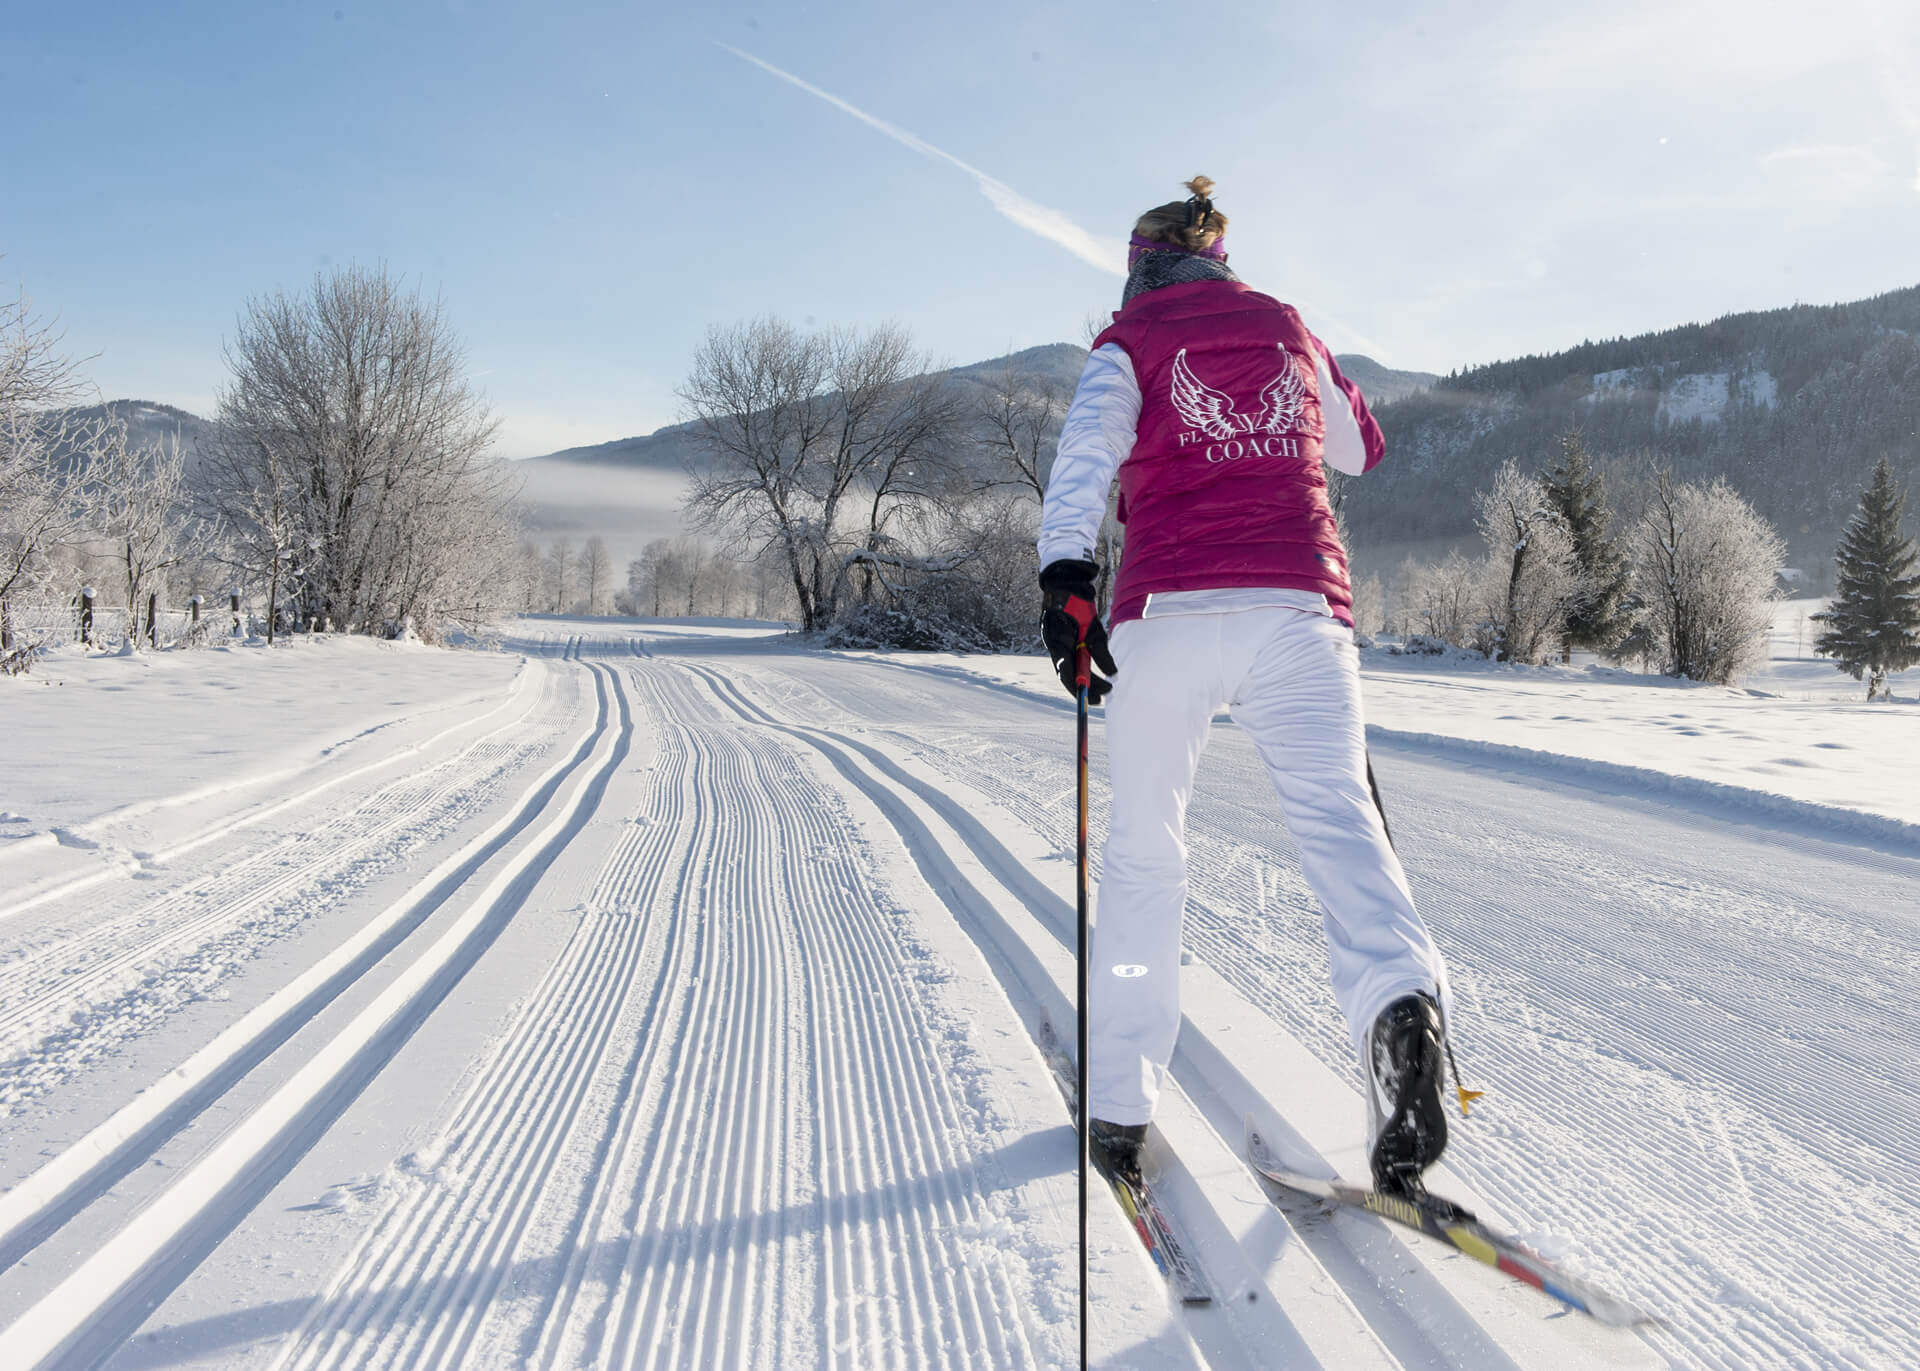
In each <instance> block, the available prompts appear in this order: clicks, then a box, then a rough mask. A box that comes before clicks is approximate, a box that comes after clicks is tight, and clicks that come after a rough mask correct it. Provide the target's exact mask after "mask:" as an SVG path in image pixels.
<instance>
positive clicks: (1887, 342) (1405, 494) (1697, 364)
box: [1347, 287, 1920, 569]
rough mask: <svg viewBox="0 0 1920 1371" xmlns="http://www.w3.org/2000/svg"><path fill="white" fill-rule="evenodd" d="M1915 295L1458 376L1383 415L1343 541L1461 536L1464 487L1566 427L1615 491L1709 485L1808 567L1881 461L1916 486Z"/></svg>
mask: <svg viewBox="0 0 1920 1371" xmlns="http://www.w3.org/2000/svg"><path fill="white" fill-rule="evenodd" d="M1916 335H1920V287H1912V288H1909V289H1905V290H1899V291H1894V292H1891V293H1889V294H1886V295H1880V296H1875V297H1874V298H1872V299H1868V300H1861V301H1856V302H1853V303H1850V304H1837V305H1794V306H1792V307H1790V308H1786V309H1776V310H1766V311H1761V312H1755V313H1747V314H1731V315H1727V316H1726V317H1724V318H1721V319H1716V320H1714V321H1712V322H1711V323H1706V324H1689V325H1686V326H1684V327H1681V328H1674V329H1668V330H1666V331H1664V332H1659V333H1647V334H1642V335H1640V336H1638V337H1634V338H1618V339H1613V340H1611V341H1606V342H1583V343H1581V344H1580V345H1579V346H1577V347H1574V348H1570V349H1568V350H1567V351H1565V352H1560V353H1555V354H1552V355H1549V356H1539V357H1523V358H1520V359H1518V360H1515V361H1508V362H1496V363H1492V364H1489V365H1486V366H1479V367H1473V368H1470V369H1468V370H1466V371H1461V372H1456V373H1454V374H1452V375H1449V376H1446V377H1443V378H1441V379H1440V380H1439V381H1438V382H1436V384H1435V385H1434V386H1433V388H1432V389H1430V390H1428V391H1424V392H1422V393H1419V394H1416V395H1410V396H1407V397H1405V398H1402V399H1399V400H1396V401H1393V402H1390V403H1387V404H1382V405H1380V406H1379V407H1378V409H1377V411H1376V412H1377V414H1378V416H1379V419H1380V424H1381V427H1382V428H1383V429H1384V430H1385V431H1386V435H1387V445H1388V453H1389V460H1388V462H1387V463H1386V464H1385V465H1384V466H1382V467H1381V468H1380V469H1379V470H1378V471H1377V472H1375V473H1373V474H1372V475H1371V476H1369V477H1368V478H1367V480H1365V481H1364V482H1358V483H1356V484H1355V485H1354V486H1353V487H1351V488H1350V494H1349V499H1348V503H1347V515H1348V519H1349V520H1350V523H1351V527H1352V529H1353V533H1354V537H1355V540H1356V543H1358V544H1360V545H1361V546H1363V547H1367V546H1372V547H1382V546H1388V545H1393V544H1403V543H1409V542H1414V541H1425V540H1438V539H1466V538H1471V537H1472V536H1473V533H1474V530H1473V510H1472V496H1473V492H1474V491H1475V490H1476V489H1478V488H1480V487H1482V486H1484V485H1485V484H1486V483H1487V481H1488V480H1489V479H1490V478H1491V476H1492V473H1493V472H1494V470H1495V469H1496V468H1497V467H1498V466H1499V464H1500V463H1501V462H1502V461H1504V460H1505V459H1506V458H1507V457H1509V456H1512V457H1516V458H1518V459H1519V460H1520V462H1521V464H1522V466H1523V467H1531V468H1534V469H1539V468H1541V467H1544V466H1546V465H1549V464H1550V463H1551V461H1552V457H1553V454H1554V452H1555V450H1556V449H1555V444H1556V440H1557V439H1558V437H1559V436H1560V435H1561V434H1562V433H1565V432H1567V431H1568V430H1570V429H1579V430H1581V431H1582V432H1583V433H1584V434H1585V435H1586V438H1587V442H1588V445H1589V446H1590V447H1591V448H1592V449H1593V450H1594V452H1595V453H1596V455H1597V456H1598V457H1599V458H1600V459H1601V462H1602V465H1603V469H1605V470H1607V471H1608V474H1609V476H1610V478H1611V480H1612V481H1613V483H1614V485H1615V486H1616V488H1618V487H1620V486H1622V485H1624V484H1626V483H1630V482H1631V481H1632V480H1634V479H1636V478H1637V476H1638V475H1639V474H1640V473H1642V472H1644V471H1645V470H1646V469H1647V468H1648V466H1649V465H1650V463H1652V462H1655V461H1658V462H1664V463H1668V464H1671V465H1672V466H1673V468H1674V469H1675V470H1676V471H1677V472H1679V473H1681V474H1682V475H1684V476H1687V477H1692V478H1703V479H1704V478H1711V477H1714V476H1725V477H1726V478H1727V480H1728V481H1729V482H1730V483H1731V484H1732V485H1733V486H1734V487H1736V488H1737V489H1738V490H1739V491H1741V493H1742V494H1744V495H1745V496H1746V497H1747V498H1748V499H1749V500H1751V501H1752V502H1753V503H1754V505H1755V506H1756V507H1757V508H1758V509H1759V510H1760V512H1761V513H1762V514H1764V515H1766V516H1767V518H1769V519H1771V520H1772V521H1773V523H1774V524H1775V526H1776V527H1778V528H1779V529H1780V531H1781V533H1782V534H1784V535H1785V536H1786V537H1787V539H1788V541H1789V543H1790V546H1791V549H1792V555H1793V557H1794V558H1795V559H1796V561H1798V562H1799V563H1800V564H1802V565H1806V566H1808V567H1809V568H1810V569H1813V568H1818V567H1822V566H1824V565H1825V563H1826V561H1827V559H1828V558H1829V557H1830V555H1831V552H1832V548H1833V545H1834V543H1835V541H1836V540H1837V539H1838V537H1839V534H1840V532H1841V530H1842V529H1843V528H1844V527H1845V525H1846V522H1847V520H1848V518H1849V517H1851V515H1852V513H1853V510H1854V507H1855V504H1856V502H1857V500H1858V498H1859V491H1860V488H1861V486H1862V485H1863V484H1864V483H1865V481H1866V478H1867V475H1868V472H1869V471H1870V470H1871V468H1872V466H1873V464H1874V462H1876V461H1877V460H1878V459H1879V457H1880V456H1881V454H1883V453H1884V454H1886V455H1887V456H1888V457H1890V458H1891V459H1892V461H1893V465H1894V470H1895V472H1896V474H1897V475H1899V476H1900V477H1901V479H1902V480H1903V481H1905V482H1906V483H1907V484H1908V485H1909V486H1911V485H1913V484H1915V483H1916V481H1917V480H1920V341H1916Z"/></svg>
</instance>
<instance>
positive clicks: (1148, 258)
mask: <svg viewBox="0 0 1920 1371" xmlns="http://www.w3.org/2000/svg"><path fill="white" fill-rule="evenodd" d="M1239 279H1240V278H1239V277H1238V276H1235V275H1234V274H1233V268H1232V267H1230V266H1228V265H1227V264H1226V263H1225V262H1221V261H1217V260H1215V259H1214V258H1212V257H1196V256H1194V255H1193V254H1192V253H1190V252H1148V253H1142V254H1141V257H1140V260H1139V261H1137V262H1135V263H1134V264H1133V269H1132V270H1131V271H1129V272H1128V273H1127V285H1126V289H1125V290H1123V291H1121V292H1120V308H1122V309H1125V308H1126V307H1127V306H1128V305H1129V304H1131V303H1132V301H1133V297H1134V296H1136V295H1145V294H1146V293H1147V292H1148V291H1150V290H1158V289H1160V287H1162V286H1184V285H1186V284H1187V282H1189V281H1238V280H1239Z"/></svg>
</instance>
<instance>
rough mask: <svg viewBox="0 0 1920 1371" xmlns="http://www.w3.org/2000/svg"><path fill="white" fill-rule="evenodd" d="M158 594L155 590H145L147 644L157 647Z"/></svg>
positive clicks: (158, 629) (158, 639)
mask: <svg viewBox="0 0 1920 1371" xmlns="http://www.w3.org/2000/svg"><path fill="white" fill-rule="evenodd" d="M159 605H160V596H159V594H158V592H156V591H151V590H150V591H148V592H147V646H148V647H150V648H154V649H156V650H157V649H158V648H159V646H160V619H159Z"/></svg>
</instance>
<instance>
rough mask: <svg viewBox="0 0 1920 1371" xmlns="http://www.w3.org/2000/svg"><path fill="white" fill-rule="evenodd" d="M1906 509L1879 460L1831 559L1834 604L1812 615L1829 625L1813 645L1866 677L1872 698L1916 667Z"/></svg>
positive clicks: (1917, 618)
mask: <svg viewBox="0 0 1920 1371" xmlns="http://www.w3.org/2000/svg"><path fill="white" fill-rule="evenodd" d="M1906 506H1907V497H1906V495H1905V494H1904V493H1903V492H1901V491H1900V490H1899V489H1898V488H1897V487H1896V486H1895V485H1894V483H1893V468H1892V467H1891V466H1890V465H1888V463H1887V459H1886V458H1885V457H1882V458H1881V459H1880V465H1879V466H1877V467H1875V468H1874V470H1873V481H1872V483H1871V484H1869V485H1868V486H1867V488H1866V490H1865V491H1864V492H1863V493H1862V494H1861V496H1860V512H1859V513H1858V514H1856V515H1854V516H1853V522H1852V523H1851V524H1849V525H1848V526H1847V532H1846V536H1845V537H1844V538H1842V539H1841V541H1840V548H1839V551H1838V552H1836V553H1835V554H1834V564H1835V567H1836V569H1837V571H1838V581H1839V589H1838V590H1837V591H1836V592H1835V594H1834V597H1833V604H1832V606H1831V607H1830V608H1829V609H1827V610H1826V611H1824V612H1823V613H1820V614H1816V615H1814V616H1813V617H1814V619H1815V620H1817V621H1819V622H1821V623H1824V624H1826V625H1827V626H1828V627H1827V630H1826V631H1825V632H1824V633H1822V634H1821V635H1820V636H1819V638H1818V639H1816V640H1815V642H1814V647H1815V648H1816V649H1817V650H1819V651H1820V652H1823V653H1825V654H1826V655H1827V656H1829V657H1832V658H1834V659H1835V665H1836V666H1838V667H1839V668H1840V670H1842V671H1844V672H1846V673H1848V674H1849V675H1851V676H1852V677H1853V679H1854V680H1856V681H1857V680H1860V679H1861V678H1862V677H1863V676H1864V677H1865V678H1866V682H1867V698H1868V699H1869V700H1871V699H1872V698H1873V697H1874V696H1876V695H1885V694H1886V693H1887V675H1888V673H1889V672H1894V671H1902V670H1905V669H1906V668H1907V667H1910V666H1912V665H1913V664H1914V663H1915V662H1920V573H1916V572H1915V571H1914V563H1915V561H1916V560H1920V556H1917V555H1916V553H1915V551H1914V546H1913V539H1911V538H1904V537H1902V536H1901V534H1900V519H1901V516H1902V515H1903V514H1904V513H1905V512H1906Z"/></svg>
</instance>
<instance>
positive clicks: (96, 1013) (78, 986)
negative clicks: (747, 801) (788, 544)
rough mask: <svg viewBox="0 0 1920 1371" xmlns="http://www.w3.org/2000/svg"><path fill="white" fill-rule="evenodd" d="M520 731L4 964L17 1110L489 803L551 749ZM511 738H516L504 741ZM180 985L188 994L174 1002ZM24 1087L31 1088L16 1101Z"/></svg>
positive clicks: (3, 1037)
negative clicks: (137, 1025) (218, 965)
mask: <svg viewBox="0 0 1920 1371" xmlns="http://www.w3.org/2000/svg"><path fill="white" fill-rule="evenodd" d="M524 725H525V719H524V716H522V717H520V718H515V719H512V720H509V721H508V722H506V723H504V724H501V725H499V726H498V727H496V728H494V729H492V730H490V731H489V732H487V733H486V734H484V735H482V736H481V737H479V738H476V739H474V740H472V741H471V742H469V743H467V744H465V745H463V746H462V747H461V748H460V749H459V750H458V751H456V752H455V753H453V754H452V755H450V756H448V757H445V758H442V759H440V760H439V761H437V762H435V763H433V764H432V765H430V766H428V767H426V768H425V769H424V770H421V771H417V772H415V773H414V774H412V775H409V776H407V777H405V778H403V779H400V780H396V781H392V782H390V783H388V784H386V785H384V786H382V787H381V788H380V789H378V790H376V791H375V792H373V793H372V794H370V795H368V796H366V797H364V798H363V799H362V800H360V801H359V802H358V803H357V804H356V805H354V806H353V807H351V808H349V809H346V810H343V811H340V812H337V813H336V814H334V815H333V816H331V817H329V818H328V819H326V820H324V821H323V822H321V823H320V824H319V825H317V826H316V827H314V828H312V829H309V830H304V831H301V832H297V833H291V834H288V835H286V836H285V837H282V838H279V839H277V840H274V841H272V842H270V843H269V844H267V845H266V846H265V847H263V848H261V849H259V850H257V851H254V852H251V853H248V854H245V855H243V856H240V857H238V858H236V859H233V860H231V861H229V862H227V863H225V864H223V865H222V866H221V867H220V868H219V869H218V870H216V871H213V872H211V873H209V874H207V875H205V876H201V877H198V878H194V879H190V880H188V881H186V882H184V883H182V884H181V885H179V886H177V887H175V888H174V889H172V890H169V891H167V892H165V893H164V894H162V895H160V896H159V897H158V898H155V899H152V900H149V901H145V902H142V903H137V904H134V905H132V907H130V908H129V909H127V911H126V912H124V913H122V914H119V915H117V916H114V917H111V918H107V919H103V920H99V921H97V922H91V923H88V924H86V925H84V926H82V927H81V928H80V929H78V930H77V931H75V932H74V933H73V934H72V935H71V936H68V937H65V938H62V939H57V940H55V941H52V942H50V943H49V944H47V945H44V946H41V947H38V948H35V949H33V950H32V951H30V952H28V953H27V954H26V955H24V956H22V957H20V958H17V959H15V960H14V961H11V962H8V963H6V964H4V965H0V1076H4V1077H6V1078H8V1081H9V1085H8V1093H9V1094H10V1095H13V1096H14V1102H15V1104H16V1105H17V1103H18V1102H19V1099H20V1097H21V1095H24V1094H25V1093H27V1092H29V1091H30V1092H31V1093H39V1092H41V1091H44V1090H45V1089H47V1088H48V1087H49V1086H50V1085H51V1084H53V1083H54V1082H55V1081H57V1080H59V1079H62V1078H64V1077H65V1076H67V1075H69V1074H70V1073H71V1072H72V1071H73V1070H75V1069H77V1067H78V1065H79V1064H80V1063H82V1062H84V1061H85V1060H87V1059H89V1058H90V1057H92V1056H93V1055H95V1054H96V1053H97V1052H98V1051H100V1050H101V1049H102V1046H108V1045H111V1043H112V1042H113V1041H115V1040H117V1039H118V1038H119V1037H120V1036H122V1031H123V1028H124V1021H125V1020H127V1019H129V1018H131V1019H133V1020H135V1021H136V1022H138V1021H143V1020H150V1019H153V1018H157V1017H159V1016H161V1015H164V1014H166V1013H168V1012H170V1011H171V1010H172V1009H174V1008H177V1007H178V1006H179V1005H180V1004H181V1003H184V1002H185V1001H186V1000H187V999H188V998H190V997H192V996H194V995H199V994H204V993H206V991H207V990H208V989H210V988H211V986H210V983H209V981H208V975H207V974H206V973H203V972H201V970H200V964H201V963H204V962H205V961H206V960H208V958H209V956H210V955H214V954H216V953H217V949H219V948H221V947H225V946H231V950H232V953H233V956H234V958H235V959H236V960H237V959H238V958H242V957H245V956H247V955H249V954H251V953H253V952H255V951H257V950H259V949H261V948H263V947H264V946H265V945H266V944H267V942H268V941H269V940H270V937H271V934H270V933H269V932H268V929H270V928H291V927H292V926H294V925H297V924H298V923H300V922H304V921H305V919H307V918H308V917H310V916H311V914H312V913H313V905H314V904H315V903H318V904H320V905H323V906H324V905H325V904H330V903H333V902H335V901H337V900H339V899H340V898H342V897H344V895H345V894H346V893H347V892H348V891H350V890H351V889H352V888H354V886H356V885H357V884H363V883H364V881H365V880H366V879H368V878H369V877H370V874H371V873H373V872H377V871H378V870H380V869H381V868H384V867H387V866H390V865H392V864H393V863H395V862H398V861H400V860H402V859H403V858H404V857H405V856H406V855H407V854H408V853H409V852H411V851H413V850H415V849H416V848H418V847H419V846H420V845H421V844H422V843H425V842H427V841H430V840H432V839H433V838H434V837H436V836H439V835H440V834H441V833H444V832H445V831H446V830H447V829H448V828H449V827H450V826H451V825H453V824H455V823H457V822H458V821H459V820H460V819H461V818H462V817H463V816H465V815H468V814H471V813H472V812H474V811H475V810H476V809H478V808H480V807H481V806H482V805H484V804H486V803H488V802H490V801H491V799H492V798H493V795H494V792H495V790H496V788H497V786H498V784H499V782H500V781H502V780H503V779H504V778H505V777H507V776H509V775H511V774H512V773H513V772H515V771H517V770H518V769H519V768H520V767H522V766H523V765H524V764H525V763H526V761H527V760H528V758H529V757H530V756H533V755H535V754H536V753H538V752H539V751H541V750H544V748H545V747H546V746H547V745H548V741H549V739H548V736H547V730H546V729H545V728H542V729H539V730H537V731H531V732H530V731H529V730H527V729H526V728H525V726H524ZM507 734H513V735H515V736H514V737H512V738H509V739H506V740H505V741H502V738H503V735H507ZM289 905H293V906H295V907H294V908H292V909H291V911H290V912H287V913H282V912H281V911H282V910H283V909H285V908H286V907H287V906H289ZM214 959H215V960H218V957H217V955H215V956H214ZM233 964H234V963H233V962H228V963H227V965H229V966H231V965H233ZM76 968H77V969H76ZM213 974H215V975H217V974H218V973H217V972H215V973H213ZM176 979H178V980H184V981H186V982H188V984H187V985H185V986H183V987H182V988H180V989H179V990H178V991H175V992H173V993H168V992H169V990H170V987H171V983H172V982H173V981H174V980H176ZM102 1034H104V1035H105V1037H106V1042H105V1043H104V1044H97V1043H96V1041H95V1039H96V1036H97V1035H102ZM14 1081H19V1082H21V1083H22V1086H23V1087H24V1089H21V1090H19V1091H18V1092H17V1093H16V1088H15V1087H14V1086H13V1084H12V1083H13V1082H14Z"/></svg>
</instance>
